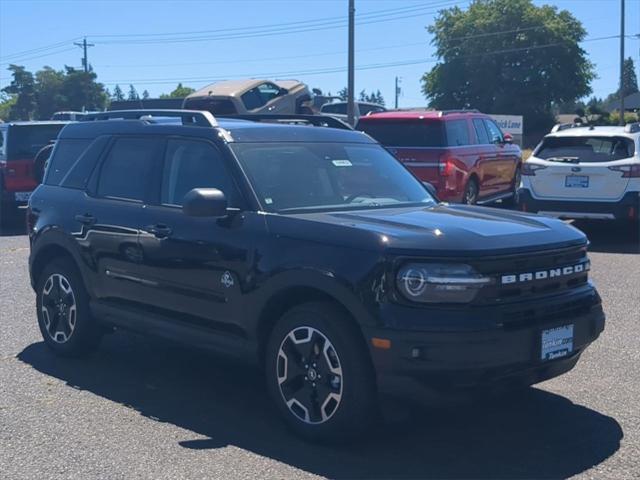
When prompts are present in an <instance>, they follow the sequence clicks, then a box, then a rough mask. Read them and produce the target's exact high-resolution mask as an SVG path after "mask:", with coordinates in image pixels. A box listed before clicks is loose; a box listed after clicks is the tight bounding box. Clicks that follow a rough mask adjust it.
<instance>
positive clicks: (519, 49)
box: [103, 35, 619, 85]
mask: <svg viewBox="0 0 640 480" xmlns="http://www.w3.org/2000/svg"><path fill="white" fill-rule="evenodd" d="M614 38H619V36H618V35H609V36H605V37H593V38H588V39H585V40H583V42H595V41H601V40H610V39H614ZM583 42H581V43H583ZM564 45H566V43H565V42H555V43H547V44H542V45H529V46H523V47H517V48H509V49H502V50H493V51H488V52H483V53H480V54H474V55H463V56H459V57H457V58H456V59H464V58H475V57H484V56H489V55H498V54H503V53H516V52H524V51H528V50H539V49H544V48H553V47H558V46H564ZM439 60H440V59H439V58H421V59H410V60H399V61H394V62H387V63H374V64H368V65H360V66H357V67H356V68H355V69H356V70H374V69H380V68H390V67H399V66H409V65H418V64H423V63H435V62H438V61H439ZM344 71H346V67H326V68H318V69H309V70H298V71H280V72H263V73H251V74H238V75H235V77H238V78H239V77H242V78H247V77H248V78H261V77H265V78H268V77H278V76H296V75H322V74H328V73H340V72H344ZM225 79H228V77H191V78H185V77H181V78H173V79H167V78H163V79H146V80H145V79H134V80H126V81H125V80H121V81H105V82H103V83H105V84H106V85H116V84H119V83H144V84H146V85H164V84H172V83H175V82H198V81H203V82H206V81H209V82H211V81H219V80H225Z"/></svg>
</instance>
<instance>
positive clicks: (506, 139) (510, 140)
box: [502, 133, 513, 144]
mask: <svg viewBox="0 0 640 480" xmlns="http://www.w3.org/2000/svg"><path fill="white" fill-rule="evenodd" d="M502 142H503V143H509V144H511V143H513V137H512V136H511V134H510V133H505V134H504V136H503V137H502Z"/></svg>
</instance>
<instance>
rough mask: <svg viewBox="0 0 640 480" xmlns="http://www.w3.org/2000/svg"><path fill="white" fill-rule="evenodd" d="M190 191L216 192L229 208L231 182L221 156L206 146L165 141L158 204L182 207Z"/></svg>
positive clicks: (195, 142) (201, 143) (231, 199)
mask: <svg viewBox="0 0 640 480" xmlns="http://www.w3.org/2000/svg"><path fill="white" fill-rule="evenodd" d="M194 188H217V189H218V190H221V191H222V192H224V193H225V195H226V197H227V200H228V201H229V204H231V205H233V203H234V201H235V198H237V197H236V195H235V189H234V187H233V182H232V179H231V177H230V175H229V173H228V172H227V170H226V169H225V167H224V164H223V159H222V154H221V153H220V151H219V150H218V149H217V148H215V147H214V146H212V145H210V144H208V143H206V142H198V141H193V140H169V142H168V143H167V152H166V155H165V163H164V169H163V172H162V188H161V190H160V202H161V203H162V204H164V205H182V200H183V199H184V196H185V195H186V194H187V193H189V191H191V190H192V189H194Z"/></svg>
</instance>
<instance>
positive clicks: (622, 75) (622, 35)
mask: <svg viewBox="0 0 640 480" xmlns="http://www.w3.org/2000/svg"><path fill="white" fill-rule="evenodd" d="M620 125H624V0H620Z"/></svg>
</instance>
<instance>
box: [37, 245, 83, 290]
mask: <svg viewBox="0 0 640 480" xmlns="http://www.w3.org/2000/svg"><path fill="white" fill-rule="evenodd" d="M60 258H63V259H66V260H68V261H70V262H71V263H73V265H74V266H75V267H76V268H78V265H77V262H76V260H75V258H74V257H73V255H72V254H71V252H70V251H69V250H67V249H66V248H65V247H63V246H61V245H59V244H57V243H50V244H47V245H45V246H43V247H42V248H40V249H38V251H37V253H36V254H35V255H34V257H33V259H32V261H31V284H32V285H33V286H34V287H35V285H36V284H37V283H38V279H39V278H40V275H41V274H42V271H43V270H44V268H45V267H46V266H47V265H48V264H49V263H51V262H52V261H53V260H56V259H60ZM78 270H79V269H78Z"/></svg>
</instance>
